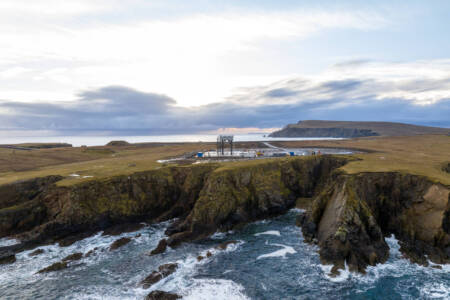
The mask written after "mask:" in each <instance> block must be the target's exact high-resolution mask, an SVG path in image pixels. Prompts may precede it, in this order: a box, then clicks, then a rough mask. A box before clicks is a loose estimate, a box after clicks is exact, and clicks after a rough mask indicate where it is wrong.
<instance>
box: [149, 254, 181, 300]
mask: <svg viewBox="0 0 450 300" xmlns="http://www.w3.org/2000/svg"><path fill="white" fill-rule="evenodd" d="M177 268H178V264H176V263H169V264H165V265H161V266H159V268H158V271H153V272H152V273H151V274H150V275H148V276H147V277H146V278H145V279H144V280H142V281H141V284H142V287H143V288H144V289H148V288H149V287H150V286H152V285H153V284H155V283H157V282H158V281H160V280H161V279H163V278H164V277H167V276H169V275H170V274H172V273H174V272H175V271H176V270H177ZM152 299H153V298H152ZM155 299H156V298H155ZM158 299H159V298H158Z"/></svg>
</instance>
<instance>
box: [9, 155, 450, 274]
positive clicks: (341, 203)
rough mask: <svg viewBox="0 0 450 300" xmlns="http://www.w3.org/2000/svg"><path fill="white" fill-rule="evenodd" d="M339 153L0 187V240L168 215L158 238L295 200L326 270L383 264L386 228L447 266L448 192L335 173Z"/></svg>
mask: <svg viewBox="0 0 450 300" xmlns="http://www.w3.org/2000/svg"><path fill="white" fill-rule="evenodd" d="M349 159H351V158H348V157H338V156H326V155H324V156H317V157H296V158H286V159H275V160H259V161H249V162H238V163H232V164H199V165H191V166H176V167H163V168H160V169H156V170H151V171H146V172H138V173H134V174H132V175H129V176H115V177H112V178H109V179H103V180H92V181H89V182H85V183H79V184H75V185H72V186H66V187H64V186H58V185H56V184H55V182H57V181H58V180H60V179H61V178H60V177H57V176H50V177H45V178H37V179H33V180H29V181H25V182H20V183H15V184H11V185H8V186H0V194H1V198H0V199H1V200H0V237H4V236H14V237H16V238H18V239H20V240H21V242H22V243H21V244H19V245H16V246H10V247H7V248H6V249H0V252H1V251H6V250H7V251H13V252H17V251H21V250H23V249H29V248H32V247H34V246H36V245H39V244H43V243H54V242H59V243H60V244H61V245H68V244H70V243H72V242H74V241H76V240H77V239H79V238H83V237H85V236H87V235H89V234H92V233H94V232H96V231H99V230H105V229H108V228H110V227H113V226H116V225H120V224H128V223H138V222H149V223H154V222H161V221H166V220H171V219H174V218H176V219H175V221H174V222H172V224H171V225H170V226H169V228H168V229H167V231H166V234H167V235H168V240H167V244H168V245H169V246H171V247H176V246H178V245H179V244H180V243H182V242H186V241H193V240H198V239H202V238H205V237H207V236H209V235H211V234H212V233H214V232H216V231H227V230H230V229H235V228H239V227H240V226H242V225H244V224H246V223H248V222H252V221H255V220H260V219H264V218H267V217H271V216H275V215H278V214H282V213H284V212H286V211H287V210H288V209H290V208H292V207H294V206H295V203H296V201H297V199H299V198H301V199H303V200H304V201H306V202H308V203H310V204H311V205H310V208H309V209H308V210H307V211H306V212H304V213H302V214H301V216H300V217H299V220H298V223H299V224H300V225H301V226H302V231H303V233H304V236H305V240H306V241H308V242H315V243H317V244H318V245H319V247H320V256H321V259H322V261H323V263H326V264H333V265H334V266H335V268H334V272H338V269H340V268H344V267H345V264H347V265H348V266H349V267H350V269H351V270H356V271H360V272H364V269H365V267H366V266H367V265H374V264H376V263H380V262H384V261H385V260H386V259H387V257H388V253H389V252H388V246H387V244H386V242H385V241H384V237H386V236H390V235H391V234H395V236H396V237H397V238H398V239H399V241H400V243H401V246H402V247H401V251H402V252H403V253H404V254H405V255H406V256H407V257H409V258H410V259H411V260H412V261H415V262H418V263H421V264H427V262H428V260H427V259H430V260H431V261H433V262H436V263H444V262H449V257H450V235H449V233H450V220H449V218H450V204H449V188H448V187H447V186H444V185H441V184H439V183H435V182H432V181H430V180H429V179H427V178H425V177H420V176H415V175H409V174H401V173H395V172H386V173H360V174H351V175H350V174H345V173H343V172H342V171H341V170H340V169H339V168H340V167H342V166H343V165H345V164H346V163H347V162H348V160H349Z"/></svg>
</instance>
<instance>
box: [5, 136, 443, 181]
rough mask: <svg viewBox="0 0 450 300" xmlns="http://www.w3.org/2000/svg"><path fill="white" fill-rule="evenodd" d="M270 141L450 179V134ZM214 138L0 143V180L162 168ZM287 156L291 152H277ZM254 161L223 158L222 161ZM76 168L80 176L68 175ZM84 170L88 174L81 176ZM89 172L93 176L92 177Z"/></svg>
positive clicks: (368, 168) (358, 167) (372, 168)
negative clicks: (342, 151) (344, 151)
mask: <svg viewBox="0 0 450 300" xmlns="http://www.w3.org/2000/svg"><path fill="white" fill-rule="evenodd" d="M271 144H273V145H276V146H280V147H286V148H290V147H292V148H297V147H333V148H350V149H359V150H366V151H368V152H367V153H359V154H354V155H352V156H353V157H356V158H358V159H359V160H355V161H352V162H350V163H348V164H347V165H345V166H344V167H343V170H344V171H345V172H348V173H359V172H386V171H397V172H404V173H411V174H416V175H423V176H427V177H429V178H430V179H432V180H434V181H437V182H441V183H443V184H445V185H450V174H449V173H447V172H445V171H444V170H443V169H442V167H443V165H444V163H448V162H449V161H450V137H449V136H444V135H423V136H410V137H371V138H360V139H349V140H334V141H288V142H272V143H271ZM255 146H257V147H260V146H261V144H260V143H240V144H239V145H238V147H246V148H251V147H255ZM214 148H215V144H214V143H184V144H181V143H173V144H168V143H166V144H158V143H152V144H136V145H130V146H122V147H116V146H105V147H89V148H79V147H78V148H70V147H68V148H52V149H36V150H12V149H4V148H0V184H6V183H11V182H14V181H17V180H23V179H29V178H34V177H42V176H47V175H62V176H65V177H66V178H65V179H64V180H62V181H61V182H59V183H58V184H60V185H71V184H74V183H78V182H81V181H87V180H95V179H99V178H106V177H110V176H115V175H127V174H131V173H134V172H139V171H145V170H151V169H155V168H160V167H161V166H162V164H160V163H158V162H157V160H159V159H165V158H170V157H176V156H180V155H182V154H183V153H186V152H193V151H204V150H208V149H214ZM278 159H289V158H278ZM263 161H264V160H257V161H254V162H238V163H236V162H234V163H223V164H224V165H226V167H233V166H239V165H245V164H248V163H250V164H254V163H261V162H263ZM71 174H78V175H80V177H72V176H69V175H71ZM83 176H89V177H86V178H83ZM90 176H92V177H90Z"/></svg>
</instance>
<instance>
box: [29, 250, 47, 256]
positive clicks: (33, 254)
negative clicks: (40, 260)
mask: <svg viewBox="0 0 450 300" xmlns="http://www.w3.org/2000/svg"><path fill="white" fill-rule="evenodd" d="M42 253H44V250H42V249H36V250H34V251H33V252H31V253H30V254H28V256H37V255H40V254H42Z"/></svg>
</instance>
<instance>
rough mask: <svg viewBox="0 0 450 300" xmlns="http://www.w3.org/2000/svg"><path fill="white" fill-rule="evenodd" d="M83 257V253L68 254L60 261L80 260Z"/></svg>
mask: <svg viewBox="0 0 450 300" xmlns="http://www.w3.org/2000/svg"><path fill="white" fill-rule="evenodd" d="M82 257H83V253H80V252H78V253H74V254H70V255H68V256H66V257H65V258H63V260H62V261H74V260H80V259H81V258H82Z"/></svg>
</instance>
